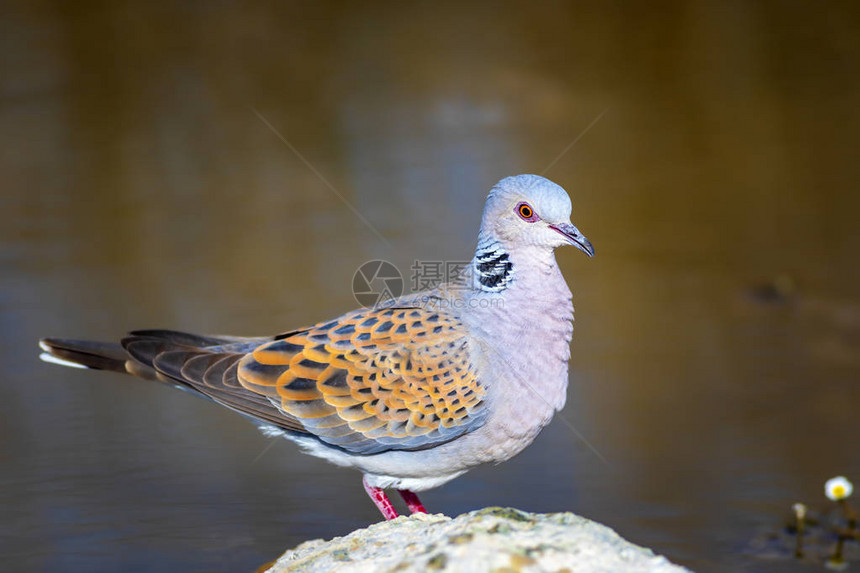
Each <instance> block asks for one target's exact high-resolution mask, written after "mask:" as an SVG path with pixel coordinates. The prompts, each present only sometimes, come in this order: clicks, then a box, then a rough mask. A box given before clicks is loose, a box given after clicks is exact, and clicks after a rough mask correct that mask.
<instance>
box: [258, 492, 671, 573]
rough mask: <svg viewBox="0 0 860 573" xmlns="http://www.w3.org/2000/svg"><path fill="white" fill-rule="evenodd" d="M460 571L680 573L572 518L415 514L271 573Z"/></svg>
mask: <svg viewBox="0 0 860 573" xmlns="http://www.w3.org/2000/svg"><path fill="white" fill-rule="evenodd" d="M334 570H336V571H338V572H339V573H340V572H350V573H358V572H371V571H373V572H375V571H390V572H408V571H422V572H423V571H458V572H460V571H464V572H476V573H477V572H482V571H487V572H490V571H492V572H495V573H503V572H504V573H508V572H515V571H523V572H532V571H534V572H537V571H553V572H564V571H568V572H573V571H576V572H577V573H587V572H598V571H600V572H603V571H606V572H612V573H625V572H634V571H635V572H637V573H641V572H643V571H644V572H649V571H650V572H660V573H663V572H666V573H669V572H675V573H679V572H683V571H687V569H684V568H683V567H680V566H678V565H674V564H672V563H670V562H669V561H668V560H667V559H666V558H665V557H661V556H658V555H655V554H654V553H653V552H652V551H651V550H650V549H644V548H642V547H638V546H636V545H633V544H632V543H630V542H628V541H625V540H624V539H622V538H621V537H620V536H619V535H618V534H617V533H615V532H614V531H612V530H611V529H609V528H608V527H606V526H605V525H600V524H599V523H595V522H593V521H590V520H588V519H585V518H584V517H579V516H578V515H574V514H572V513H552V514H536V513H526V512H523V511H519V510H516V509H505V508H501V507H489V508H486V509H481V510H477V511H472V512H470V513H466V514H464V515H461V516H459V517H456V518H453V519H452V518H450V517H445V516H444V515H425V514H416V515H413V516H402V517H398V518H397V519H395V520H392V521H388V522H382V523H377V524H375V525H371V526H370V527H366V528H364V529H359V530H357V531H353V532H352V533H350V534H349V535H347V536H345V537H335V538H334V539H332V540H331V541H323V540H322V539H315V540H313V541H306V542H305V543H302V544H301V545H299V546H298V547H296V548H295V549H291V550H289V551H287V552H286V553H284V554H283V555H282V556H281V558H280V559H278V560H277V561H276V562H275V563H274V564H273V565H272V567H271V568H270V569H269V572H270V573H286V572H288V571H289V572H299V571H301V572H305V571H307V572H314V573H316V572H319V571H334Z"/></svg>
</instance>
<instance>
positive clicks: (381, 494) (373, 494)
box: [361, 477, 417, 521]
mask: <svg viewBox="0 0 860 573" xmlns="http://www.w3.org/2000/svg"><path fill="white" fill-rule="evenodd" d="M361 483H362V484H364V491H366V492H367V495H369V496H370V499H372V500H373V503H375V504H376V507H378V508H379V511H381V512H382V517H384V518H385V519H386V520H388V521H391V520H392V519H394V518H395V517H397V511H395V509H394V506H393V505H391V500H389V499H388V496H387V495H385V490H383V489H382V488H380V487H374V486H372V485H370V484H369V483H367V478H366V477H365V478H362V480H361ZM413 495H415V494H413ZM416 499H417V498H416Z"/></svg>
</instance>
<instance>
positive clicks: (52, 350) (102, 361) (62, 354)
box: [39, 338, 131, 373]
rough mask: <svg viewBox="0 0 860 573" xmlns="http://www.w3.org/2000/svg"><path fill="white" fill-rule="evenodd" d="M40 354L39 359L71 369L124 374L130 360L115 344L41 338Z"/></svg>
mask: <svg viewBox="0 0 860 573" xmlns="http://www.w3.org/2000/svg"><path fill="white" fill-rule="evenodd" d="M39 347H40V348H41V349H42V354H41V355H39V358H41V359H42V360H44V361H45V362H53V363H54V364H60V365H62V366H70V367H72V368H92V369H94V370H110V371H113V372H123V373H126V372H128V370H127V369H126V362H128V361H129V360H130V359H131V356H129V354H128V352H126V350H125V349H124V348H123V347H122V345H120V344H118V343H115V342H94V341H91V340H69V339H65V338H43V339H41V340H40V341H39Z"/></svg>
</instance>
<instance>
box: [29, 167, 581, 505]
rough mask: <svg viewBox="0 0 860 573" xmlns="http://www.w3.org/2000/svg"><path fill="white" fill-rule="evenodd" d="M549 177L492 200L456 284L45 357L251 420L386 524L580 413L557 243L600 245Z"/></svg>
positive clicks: (61, 348)
mask: <svg viewBox="0 0 860 573" xmlns="http://www.w3.org/2000/svg"><path fill="white" fill-rule="evenodd" d="M570 215H571V201H570V197H569V195H568V193H567V192H566V191H565V190H564V189H563V188H562V187H561V186H559V185H557V184H555V183H553V182H552V181H550V180H548V179H546V178H544V177H541V176H538V175H527V174H524V175H516V176H512V177H507V178H505V179H502V180H501V181H499V182H498V183H497V184H496V185H494V186H493V187H492V188H491V189H490V191H489V194H488V195H487V199H486V203H485V205H484V210H483V215H482V217H481V224H480V230H479V233H478V240H477V246H476V248H475V253H474V256H473V257H472V259H471V261H470V262H469V264H468V265H465V266H464V268H463V270H462V272H460V273H459V274H458V275H457V276H456V277H454V278H453V279H452V280H450V281H449V282H447V283H443V284H439V285H436V286H434V287H433V288H430V289H429V290H425V291H421V292H417V293H411V294H406V295H404V296H401V297H399V298H394V299H389V300H386V301H385V302H384V303H381V304H378V305H374V306H371V307H362V308H358V309H355V310H352V311H350V312H347V313H345V314H342V315H341V316H338V317H336V318H334V319H331V320H326V321H323V322H319V323H317V324H315V325H313V326H309V327H304V328H298V329H295V330H290V331H287V332H283V333H281V334H277V335H275V336H267V337H255V338H245V337H236V336H220V335H214V336H213V335H197V334H190V333H185V332H178V331H174V330H159V329H156V330H136V331H132V332H130V333H129V334H128V335H126V336H125V337H123V338H122V339H121V340H120V341H119V342H94V341H88V340H74V339H61V338H43V339H41V340H40V342H39V344H40V347H41V349H42V354H41V355H40V358H42V359H43V360H45V361H47V362H53V363H57V364H60V365H63V366H72V367H79V368H90V369H94V370H107V371H113V372H120V373H126V374H131V375H133V376H136V377H139V378H143V379H147V380H154V381H159V382H162V383H166V384H168V385H172V386H175V387H178V388H180V389H183V390H186V391H189V392H191V393H194V394H197V395H199V396H202V397H205V398H208V399H210V400H211V401H214V402H216V403H218V404H220V405H222V406H226V407H227V408H230V409H232V410H234V411H236V412H238V413H240V414H243V415H244V416H246V417H248V418H250V419H251V420H252V421H253V422H254V423H256V424H257V425H258V426H259V427H260V428H261V430H262V431H263V432H264V433H265V434H266V435H268V436H278V437H284V438H287V439H289V440H292V441H293V442H296V443H297V444H298V445H299V446H300V448H301V449H302V450H304V451H305V452H306V453H309V454H311V455H314V456H317V457H320V458H323V459H325V460H327V461H329V462H332V463H334V464H335V465H338V466H344V467H351V468H354V469H357V470H359V471H360V472H361V473H362V474H363V477H362V483H363V485H364V489H365V491H366V492H367V494H368V495H369V497H370V499H371V500H372V501H373V503H374V504H375V505H376V506H377V508H378V509H379V511H380V512H381V513H382V516H383V517H384V518H385V519H387V520H390V519H394V518H395V517H397V516H398V513H397V511H396V510H395V508H394V507H393V505H392V503H391V500H390V498H389V497H388V494H387V493H386V490H391V489H395V490H397V491H398V492H399V493H400V495H401V497H402V498H403V500H404V502H405V504H406V506H407V508H408V510H409V512H410V513H413V514H414V513H426V509H425V508H424V505H423V504H422V503H421V501H420V499H419V498H418V495H417V493H418V492H422V491H426V490H428V489H431V488H435V487H438V486H441V485H442V484H445V483H447V482H449V481H450V480H452V479H454V478H456V477H458V476H460V475H462V474H463V473H465V472H466V471H468V470H469V469H471V468H473V467H475V466H477V465H480V464H484V463H499V462H502V461H505V460H508V459H509V458H511V457H513V456H515V455H516V454H518V453H519V452H520V451H522V450H523V449H524V448H525V447H526V446H528V445H529V444H530V443H532V441H534V439H535V437H536V436H537V435H538V433H539V432H540V431H541V429H542V428H543V427H545V426H546V425H547V424H548V423H549V422H550V420H551V419H552V417H553V415H554V413H555V412H557V411H559V410H561V408H562V407H563V406H564V404H565V399H566V392H567V385H568V362H569V358H570V343H571V338H572V334H573V305H572V297H571V292H570V289H569V288H568V285H567V283H566V281H565V279H564V277H563V276H562V273H561V271H560V269H559V266H558V264H557V262H556V259H555V249H556V248H558V247H561V246H566V245H572V246H574V247H576V248H578V249H580V250H581V251H583V252H584V253H585V254H587V255H588V256H589V257H593V256H594V247H593V246H592V244H591V242H590V241H589V240H588V239H587V238H586V237H585V236H584V235H582V234H581V233H580V232H579V230H578V229H577V228H576V227H575V226H574V225H573V224H572V223H571V221H570Z"/></svg>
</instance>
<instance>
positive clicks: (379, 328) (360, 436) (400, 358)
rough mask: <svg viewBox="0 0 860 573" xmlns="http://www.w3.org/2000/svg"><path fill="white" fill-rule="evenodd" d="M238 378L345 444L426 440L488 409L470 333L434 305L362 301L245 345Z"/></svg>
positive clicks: (440, 438)
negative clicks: (380, 305)
mask: <svg viewBox="0 0 860 573" xmlns="http://www.w3.org/2000/svg"><path fill="white" fill-rule="evenodd" d="M237 379H238V382H239V383H240V384H241V385H242V387H244V388H245V389H247V390H249V391H251V392H253V393H254V394H256V395H259V396H265V397H266V398H268V399H269V400H270V401H271V402H272V403H273V404H274V405H275V406H276V407H277V408H278V409H279V410H280V411H281V412H282V413H283V414H284V415H285V416H287V417H289V418H290V419H295V420H297V421H298V422H299V423H301V425H302V426H303V427H304V428H305V430H306V431H307V432H309V433H311V434H313V435H315V436H317V437H318V438H319V439H321V440H322V441H324V442H326V443H328V444H330V445H333V446H337V447H340V448H343V449H345V450H347V451H349V452H351V453H358V454H373V453H378V452H382V451H386V450H393V449H399V450H402V449H423V448H428V447H431V446H434V445H436V444H439V443H443V442H446V441H449V440H452V439H454V438H456V437H458V436H461V435H463V434H464V433H466V432H468V431H470V430H472V429H474V428H476V427H477V426H479V425H481V424H482V423H483V422H484V419H485V417H486V408H485V404H484V397H485V392H486V389H485V388H484V387H483V386H482V385H481V384H480V383H479V381H478V376H477V372H476V369H475V366H474V364H473V362H472V349H471V348H470V339H469V337H468V336H466V333H465V328H464V326H463V324H462V323H461V322H460V321H459V320H458V319H457V318H456V317H454V316H453V315H451V314H449V313H446V312H443V311H440V310H432V309H425V308H414V307H408V308H400V307H395V308H384V309H365V310H358V311H354V312H351V313H348V314H346V315H344V316H342V317H340V318H338V319H336V320H334V321H331V322H327V323H320V324H318V325H316V326H314V327H312V328H310V329H308V330H305V331H300V332H294V333H289V334H288V335H286V336H284V337H282V338H280V337H279V339H278V340H274V341H272V342H269V343H266V344H263V345H261V346H259V347H258V348H256V349H255V350H254V351H253V352H250V353H249V354H247V355H245V356H244V357H243V358H242V359H241V360H240V361H239V362H238V367H237Z"/></svg>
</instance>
